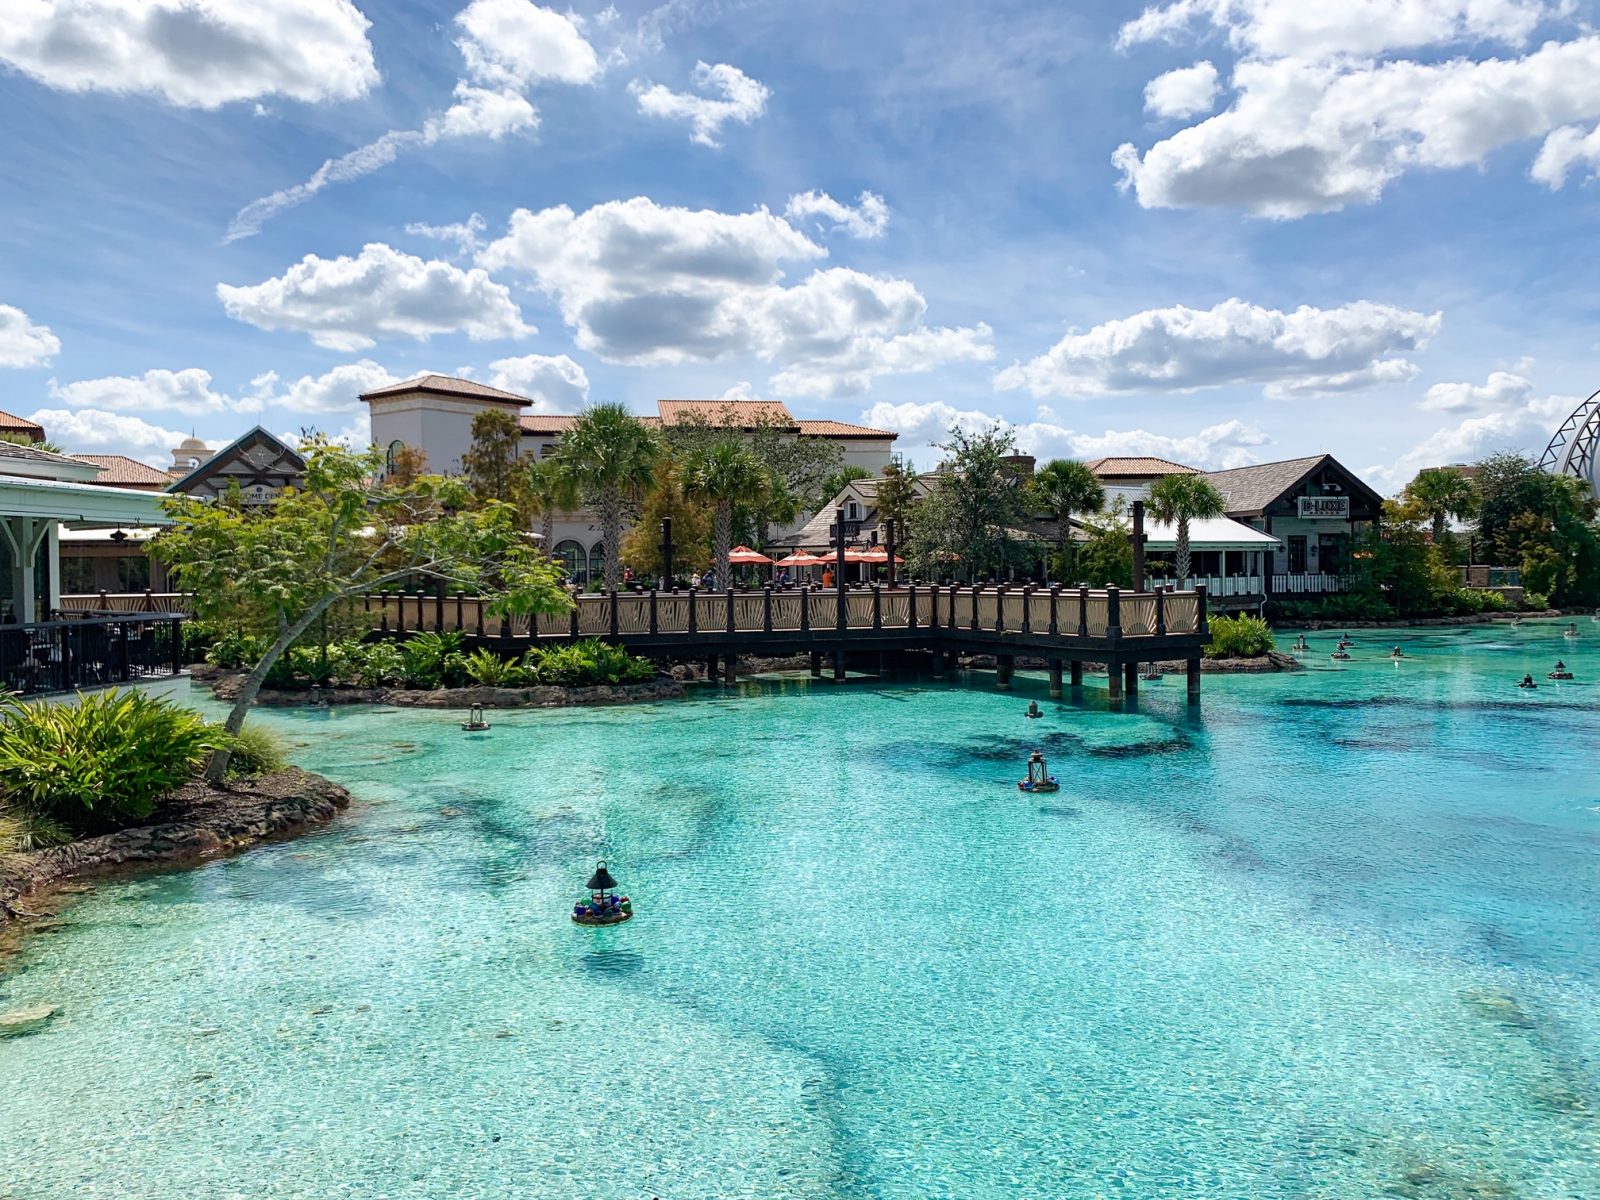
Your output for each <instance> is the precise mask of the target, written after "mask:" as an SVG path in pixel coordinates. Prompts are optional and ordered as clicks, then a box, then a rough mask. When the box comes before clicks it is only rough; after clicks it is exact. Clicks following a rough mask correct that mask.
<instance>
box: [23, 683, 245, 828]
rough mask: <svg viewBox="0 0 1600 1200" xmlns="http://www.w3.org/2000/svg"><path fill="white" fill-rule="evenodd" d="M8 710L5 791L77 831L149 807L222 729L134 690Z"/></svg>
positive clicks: (188, 772) (197, 761) (189, 772)
mask: <svg viewBox="0 0 1600 1200" xmlns="http://www.w3.org/2000/svg"><path fill="white" fill-rule="evenodd" d="M3 711H4V721H3V723H0V795H4V796H5V797H6V801H7V803H8V805H9V806H10V807H11V808H13V809H21V810H24V811H26V812H29V813H33V814H35V815H37V816H41V817H46V818H49V819H52V820H55V821H59V822H61V823H62V824H64V825H67V826H69V827H71V828H72V829H74V830H77V831H84V830H89V829H93V828H96V827H106V826H111V825H115V824H118V823H119V822H124V821H127V820H129V819H136V818H140V817H147V816H149V815H150V813H151V811H152V810H153V809H154V808H155V803H156V799H157V798H158V797H159V796H161V795H162V794H163V793H164V792H168V791H171V790H172V789H173V788H175V787H177V786H178V785H179V784H181V783H184V782H185V781H187V780H188V779H189V778H190V777H192V776H193V775H194V774H195V773H196V772H197V771H199V769H200V767H201V766H202V764H203V763H204V762H205V759H206V754H207V752H208V751H209V750H210V749H211V748H212V747H213V746H215V745H216V744H218V742H219V741H220V740H222V738H223V736H224V735H223V734H222V732H221V730H219V729H218V728H216V727H215V726H213V725H211V724H209V723H208V722H206V721H204V720H202V719H201V717H200V716H199V715H198V714H197V713H194V712H191V711H190V710H188V709H186V708H181V707H179V706H178V705H176V704H174V703H172V702H171V701H168V700H162V699H157V698H154V697H151V696H145V695H142V694H140V693H138V692H123V691H116V690H111V691H106V692H99V693H95V694H93V695H87V696H80V697H79V698H78V700H77V702H76V703H71V702H68V703H60V704H24V703H23V702H21V701H20V700H17V699H14V698H13V699H9V700H7V701H6V702H5V704H4V710H3Z"/></svg>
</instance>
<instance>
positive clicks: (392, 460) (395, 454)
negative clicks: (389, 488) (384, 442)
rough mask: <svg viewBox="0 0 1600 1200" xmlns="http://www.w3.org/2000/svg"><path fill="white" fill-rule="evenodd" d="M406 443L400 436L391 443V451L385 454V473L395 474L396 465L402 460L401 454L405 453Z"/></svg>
mask: <svg viewBox="0 0 1600 1200" xmlns="http://www.w3.org/2000/svg"><path fill="white" fill-rule="evenodd" d="M405 449H406V444H405V443H404V442H402V441H401V440H400V439H399V438H396V439H395V440H394V441H392V442H390V443H389V453H388V454H387V455H385V456H384V460H383V473H384V474H385V475H393V474H394V469H395V466H396V465H397V464H398V463H399V462H400V456H401V455H402V454H404V453H405Z"/></svg>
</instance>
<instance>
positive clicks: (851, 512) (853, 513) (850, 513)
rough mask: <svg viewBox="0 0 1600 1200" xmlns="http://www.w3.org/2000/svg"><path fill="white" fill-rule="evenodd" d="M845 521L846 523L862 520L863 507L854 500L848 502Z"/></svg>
mask: <svg viewBox="0 0 1600 1200" xmlns="http://www.w3.org/2000/svg"><path fill="white" fill-rule="evenodd" d="M844 519H845V520H846V521H859V520H861V505H859V504H857V503H856V502H855V501H854V500H847V501H846V502H845V506H844Z"/></svg>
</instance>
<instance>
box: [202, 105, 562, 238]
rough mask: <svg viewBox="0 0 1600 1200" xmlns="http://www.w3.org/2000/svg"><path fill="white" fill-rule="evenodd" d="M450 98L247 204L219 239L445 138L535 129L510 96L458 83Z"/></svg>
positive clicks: (526, 110) (532, 116)
mask: <svg viewBox="0 0 1600 1200" xmlns="http://www.w3.org/2000/svg"><path fill="white" fill-rule="evenodd" d="M455 98H456V102H455V103H454V104H452V105H451V106H450V107H449V108H447V109H446V110H445V111H444V112H442V113H436V114H435V115H433V116H431V117H429V118H428V119H427V120H426V121H424V122H423V124H422V128H421V129H391V130H390V131H389V132H388V133H385V134H384V135H383V136H382V137H380V138H378V139H377V140H376V141H372V142H368V143H367V144H366V145H365V146H358V147H357V148H356V149H354V150H352V151H350V152H349V153H348V154H341V155H340V156H339V157H338V158H330V159H328V160H327V161H326V162H324V163H323V164H322V165H321V166H320V167H318V168H317V169H316V171H315V172H314V173H313V174H312V176H311V178H310V179H308V180H306V181H305V182H304V183H297V184H295V185H294V186H293V187H287V188H282V189H280V190H279V191H276V192H273V193H272V194H271V195H267V196H262V197H261V198H260V199H258V200H252V201H251V202H250V203H249V204H247V205H245V206H244V207H243V208H241V209H240V210H239V211H238V212H237V213H236V214H235V215H234V218H233V220H232V221H231V222H229V224H228V232H227V234H226V235H225V236H224V239H223V240H224V241H229V242H233V241H238V240H239V239H240V238H246V237H250V236H252V235H254V234H256V233H259V232H260V231H261V227H262V226H263V225H265V224H266V223H267V222H268V221H270V220H271V219H272V218H273V217H275V216H277V215H278V214H279V213H281V212H283V211H284V210H285V209H290V208H294V207H295V206H296V205H299V204H304V203H305V202H306V201H307V200H309V199H311V198H312V197H313V196H315V195H316V194H317V193H318V192H320V191H322V189H323V188H325V187H327V186H328V185H329V184H331V183H349V182H350V181H351V180H354V179H360V178H361V177H362V176H364V175H370V174H372V173H373V172H374V171H377V170H380V169H382V168H383V167H386V166H388V165H389V164H390V163H392V162H394V160H395V159H397V158H399V157H400V155H401V154H402V153H405V152H407V151H411V150H420V149H425V148H427V147H429V146H433V145H436V144H437V143H439V142H441V141H446V140H451V139H462V138H472V137H486V138H488V139H490V140H491V141H499V140H500V139H501V138H504V137H508V136H510V135H511V134H514V133H532V132H533V131H535V130H537V129H538V128H539V114H538V112H537V111H536V110H535V109H534V107H533V105H531V104H529V103H528V102H527V101H526V100H525V99H523V98H522V97H521V96H520V95H518V94H517V93H516V92H512V91H489V90H487V89H484V88H475V87H472V86H470V85H468V84H466V83H458V84H456V90H455Z"/></svg>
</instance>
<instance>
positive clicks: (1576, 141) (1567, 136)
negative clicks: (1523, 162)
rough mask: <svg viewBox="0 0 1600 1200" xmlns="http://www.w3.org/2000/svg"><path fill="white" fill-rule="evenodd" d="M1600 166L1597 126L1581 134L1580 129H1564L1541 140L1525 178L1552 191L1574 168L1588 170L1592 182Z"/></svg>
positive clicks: (1574, 126)
mask: <svg viewBox="0 0 1600 1200" xmlns="http://www.w3.org/2000/svg"><path fill="white" fill-rule="evenodd" d="M1596 164H1600V125H1597V126H1595V128H1594V129H1592V130H1590V131H1589V132H1588V133H1584V131H1583V127H1582V126H1581V125H1563V126H1562V127H1561V128H1560V129H1557V130H1555V131H1554V132H1553V133H1551V134H1550V135H1549V136H1548V137H1546V138H1545V139H1544V145H1542V146H1540V147H1539V154H1538V156H1537V157H1536V158H1535V159H1534V160H1533V166H1532V167H1531V168H1530V169H1529V171H1528V174H1529V175H1531V176H1533V178H1534V179H1536V180H1537V181H1538V182H1540V183H1542V184H1544V185H1545V186H1546V187H1547V188H1550V189H1551V190H1552V191H1554V190H1556V189H1558V188H1560V187H1562V186H1564V185H1565V184H1566V182H1567V176H1568V175H1570V174H1572V169H1573V168H1574V167H1577V166H1584V167H1587V168H1588V171H1589V175H1590V177H1591V178H1593V176H1594V174H1595V166H1596Z"/></svg>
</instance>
